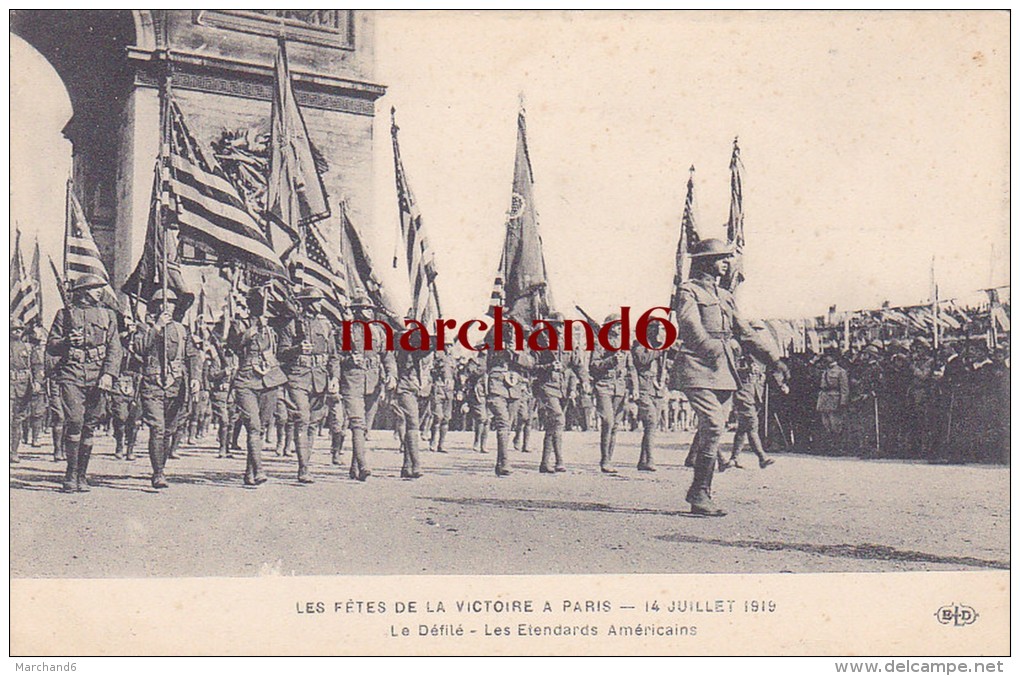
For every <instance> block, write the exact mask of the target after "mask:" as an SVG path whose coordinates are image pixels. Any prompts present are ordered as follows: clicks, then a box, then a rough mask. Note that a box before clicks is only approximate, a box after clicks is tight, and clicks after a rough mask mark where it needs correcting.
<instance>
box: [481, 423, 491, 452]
mask: <svg viewBox="0 0 1020 676" xmlns="http://www.w3.org/2000/svg"><path fill="white" fill-rule="evenodd" d="M488 440H489V421H485V422H483V423H482V424H481V431H480V432H479V433H478V452H479V453H488V451H487V450H485V442H486V441H488Z"/></svg>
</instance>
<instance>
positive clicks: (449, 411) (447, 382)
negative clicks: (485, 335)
mask: <svg viewBox="0 0 1020 676" xmlns="http://www.w3.org/2000/svg"><path fill="white" fill-rule="evenodd" d="M445 347H446V348H447V349H446V350H436V351H435V352H434V353H433V355H432V402H431V403H432V441H431V443H429V450H431V451H433V452H436V453H446V433H447V431H448V430H449V429H450V418H452V417H453V402H454V398H455V397H454V393H455V391H456V385H457V380H456V379H457V363H456V361H455V360H454V358H453V355H451V354H450V353H449V351H448V350H449V348H451V347H453V341H452V340H451V341H449V342H448V343H447V345H446V346H445Z"/></svg>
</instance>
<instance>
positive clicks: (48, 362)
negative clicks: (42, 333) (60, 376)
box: [44, 339, 67, 462]
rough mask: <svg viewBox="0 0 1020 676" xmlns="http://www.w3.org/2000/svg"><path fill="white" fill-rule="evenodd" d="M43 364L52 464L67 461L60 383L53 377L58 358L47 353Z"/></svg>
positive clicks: (58, 362) (58, 361)
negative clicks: (51, 441)
mask: <svg viewBox="0 0 1020 676" xmlns="http://www.w3.org/2000/svg"><path fill="white" fill-rule="evenodd" d="M47 340H48V339H47ZM44 362H45V373H46V380H45V381H44V382H45V384H44V387H45V389H46V401H47V405H48V406H49V415H50V434H51V436H52V437H53V462H63V461H65V460H66V459H67V457H66V456H65V455H64V405H63V403H61V400H60V383H58V382H57V380H56V377H55V375H56V369H57V367H58V366H59V365H60V358H59V357H56V356H54V355H51V354H49V352H47V353H46V355H45V360H44Z"/></svg>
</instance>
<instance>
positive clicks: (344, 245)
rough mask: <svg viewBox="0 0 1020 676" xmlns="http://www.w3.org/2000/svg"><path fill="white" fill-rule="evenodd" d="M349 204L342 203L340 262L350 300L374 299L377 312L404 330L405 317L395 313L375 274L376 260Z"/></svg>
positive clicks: (384, 289)
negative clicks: (403, 320)
mask: <svg viewBox="0 0 1020 676" xmlns="http://www.w3.org/2000/svg"><path fill="white" fill-rule="evenodd" d="M348 212H349V208H348V206H347V203H346V202H340V260H341V263H342V266H343V267H342V268H341V269H342V270H343V271H344V277H345V279H346V281H347V291H348V294H349V295H350V297H352V298H353V297H356V296H358V295H361V294H362V293H363V294H365V295H366V296H368V297H369V299H371V301H372V304H373V305H375V308H376V311H377V312H378V313H380V314H382V315H384V316H385V319H387V320H389V321H390V323H391V324H393V326H394V328H395V329H398V330H402V329H403V328H404V325H403V322H402V321H401V318H402V317H403V314H401V313H398V312H396V310H394V305H393V302H392V300H391V299H390V297H389V294H388V293H387V292H386V287H385V286H383V283H382V279H380V277H379V276H378V274H377V273H376V271H375V266H374V265H373V264H372V258H371V257H370V256H369V254H368V249H367V248H366V247H365V243H364V241H363V240H362V237H361V233H359V232H358V229H357V228H356V227H355V226H354V223H353V222H352V221H351V219H350V216H349V215H348Z"/></svg>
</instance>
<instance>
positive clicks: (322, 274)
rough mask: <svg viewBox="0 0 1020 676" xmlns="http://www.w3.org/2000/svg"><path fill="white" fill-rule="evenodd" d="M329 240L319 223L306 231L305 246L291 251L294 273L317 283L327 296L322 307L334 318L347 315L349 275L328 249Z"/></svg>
mask: <svg viewBox="0 0 1020 676" xmlns="http://www.w3.org/2000/svg"><path fill="white" fill-rule="evenodd" d="M325 242H326V240H325V238H324V237H323V234H322V232H321V231H320V230H319V226H318V225H317V224H312V225H309V226H308V228H307V230H306V232H305V241H304V247H302V249H299V250H298V251H297V252H295V253H293V254H291V257H290V268H291V276H292V277H293V278H294V281H295V282H298V283H300V284H304V285H306V286H310V287H314V288H316V289H318V290H319V291H321V292H322V295H323V296H324V298H323V302H322V311H323V313H324V314H326V315H327V316H329V317H330V318H331V319H332V320H333V321H335V322H337V323H339V322H341V321H343V319H344V308H345V307H346V306H347V305H348V304H349V293H348V290H347V278H346V275H345V272H344V267H343V266H342V265H341V264H340V260H339V259H338V258H336V257H333V256H330V255H329V254H328V253H327V247H326V243H325Z"/></svg>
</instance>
